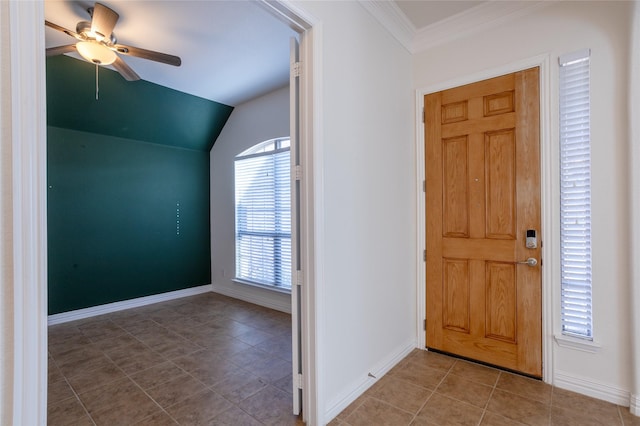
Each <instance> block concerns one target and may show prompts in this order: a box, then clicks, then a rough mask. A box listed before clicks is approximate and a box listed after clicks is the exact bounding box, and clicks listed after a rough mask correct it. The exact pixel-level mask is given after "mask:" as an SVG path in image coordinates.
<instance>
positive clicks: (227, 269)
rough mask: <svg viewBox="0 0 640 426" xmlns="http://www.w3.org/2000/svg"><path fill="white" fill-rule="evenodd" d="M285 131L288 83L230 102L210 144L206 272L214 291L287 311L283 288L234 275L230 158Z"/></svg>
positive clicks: (232, 175)
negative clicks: (208, 258)
mask: <svg viewBox="0 0 640 426" xmlns="http://www.w3.org/2000/svg"><path fill="white" fill-rule="evenodd" d="M282 136H289V87H285V88H282V89H279V90H276V91H274V92H271V93H269V94H266V95H264V96H261V97H259V98H257V99H254V100H251V101H249V102H246V103H244V104H241V105H238V106H237V107H235V108H234V110H233V112H232V113H231V116H230V117H229V120H228V121H227V123H226V124H225V126H224V128H223V129H222V132H221V133H220V136H219V137H218V139H217V140H216V142H215V144H214V145H213V148H212V149H211V160H210V161H211V172H210V173H211V189H210V190H211V278H212V281H213V291H215V292H218V293H222V294H226V295H228V296H232V297H236V298H239V299H242V300H246V301H249V302H252V303H257V304H260V305H263V306H267V307H270V308H273V309H278V310H281V311H284V312H291V297H290V296H289V295H288V294H283V293H278V292H274V291H271V290H265V289H261V288H258V287H252V286H248V285H245V284H238V283H235V282H233V281H232V278H234V276H235V204H234V203H235V201H234V200H235V196H234V158H235V156H236V155H238V154H240V153H241V152H242V151H244V150H246V149H248V148H250V147H252V146H253V145H255V144H257V143H259V142H262V141H265V140H269V139H273V138H277V137H282Z"/></svg>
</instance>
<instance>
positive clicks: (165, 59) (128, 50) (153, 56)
mask: <svg viewBox="0 0 640 426" xmlns="http://www.w3.org/2000/svg"><path fill="white" fill-rule="evenodd" d="M113 47H115V48H116V50H117V51H118V53H122V54H124V55H129V56H136V57H138V58H142V59H149V60H151V61H156V62H162V63H163V64H168V65H173V66H175V67H179V66H180V64H182V60H181V59H180V58H179V57H178V56H174V55H168V54H166V53H160V52H154V51H153V50H147V49H141V48H139V47H132V46H125V45H123V44H116V45H114V46H113Z"/></svg>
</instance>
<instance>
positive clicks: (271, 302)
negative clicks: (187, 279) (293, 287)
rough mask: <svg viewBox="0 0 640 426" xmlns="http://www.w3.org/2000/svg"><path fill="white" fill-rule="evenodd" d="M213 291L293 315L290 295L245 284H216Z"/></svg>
mask: <svg viewBox="0 0 640 426" xmlns="http://www.w3.org/2000/svg"><path fill="white" fill-rule="evenodd" d="M212 291H213V292H214V293H219V294H222V295H224V296H229V297H233V298H234V299H240V300H244V301H245V302H249V303H253V304H254V305H260V306H264V307H265V308H269V309H274V310H276V311H280V312H285V313H287V314H290V313H291V295H289V294H283V293H280V292H274V291H270V290H264V289H261V288H257V287H253V286H249V285H243V284H230V285H221V284H216V283H214V284H213V285H212Z"/></svg>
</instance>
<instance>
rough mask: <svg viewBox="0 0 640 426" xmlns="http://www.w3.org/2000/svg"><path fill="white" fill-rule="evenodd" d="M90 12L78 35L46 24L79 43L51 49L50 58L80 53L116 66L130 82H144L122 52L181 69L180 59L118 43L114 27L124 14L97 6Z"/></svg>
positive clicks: (89, 58) (97, 62) (100, 63)
mask: <svg viewBox="0 0 640 426" xmlns="http://www.w3.org/2000/svg"><path fill="white" fill-rule="evenodd" d="M87 12H89V16H91V22H87V21H80V22H78V24H77V25H76V31H75V32H73V31H71V30H68V29H66V28H64V27H61V26H60V25H57V24H54V23H53V22H49V21H46V20H45V21H44V24H45V25H46V26H47V27H49V28H53V29H54V30H58V31H61V32H63V33H65V34H67V35H70V36H71V37H74V38H76V39H77V40H78V41H77V42H76V43H75V44H68V45H64V46H57V47H50V48H48V49H47V56H55V55H62V54H64V53H69V52H73V51H74V50H76V51H77V52H78V53H79V54H80V55H81V56H82V57H83V58H84V59H86V60H87V61H89V62H91V63H93V64H96V66H97V65H113V67H114V68H115V69H116V71H118V72H119V73H120V75H122V77H124V79H125V80H128V81H135V80H140V76H139V75H138V74H136V72H135V71H134V70H133V69H132V68H131V67H130V66H129V65H127V63H126V62H125V61H123V60H122V59H121V58H120V56H118V53H121V54H123V55H129V56H136V57H138V58H143V59H149V60H151V61H156V62H161V63H163V64H169V65H173V66H176V67H179V66H180V64H181V63H182V61H181V59H180V58H179V57H178V56H174V55H168V54H166V53H160V52H154V51H152V50H147V49H141V48H139V47H132V46H125V45H123V44H118V43H117V39H116V36H115V34H114V33H113V28H114V27H115V25H116V22H118V18H119V17H120V15H118V14H117V13H116V12H115V11H114V10H112V9H110V8H108V7H107V6H105V5H103V4H101V3H96V4H95V5H94V7H90V8H88V9H87Z"/></svg>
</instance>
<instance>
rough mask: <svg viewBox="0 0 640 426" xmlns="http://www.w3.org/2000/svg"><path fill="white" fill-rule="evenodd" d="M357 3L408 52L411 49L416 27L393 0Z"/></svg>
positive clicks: (361, 1)
mask: <svg viewBox="0 0 640 426" xmlns="http://www.w3.org/2000/svg"><path fill="white" fill-rule="evenodd" d="M359 3H360V4H361V5H362V7H364V8H365V9H366V10H367V11H368V12H369V13H370V14H371V15H373V17H374V18H375V19H376V20H377V21H378V22H380V24H381V25H382V26H383V27H384V28H386V29H387V31H389V33H391V35H392V36H393V37H394V38H395V39H396V40H398V42H399V43H400V44H401V45H402V46H403V47H404V48H405V49H407V50H408V51H409V52H411V51H412V46H413V44H414V38H415V35H416V27H414V26H413V24H412V23H411V21H409V18H407V16H406V15H405V14H404V13H403V12H402V10H400V8H399V7H398V5H397V4H396V2H395V1H389V0H359Z"/></svg>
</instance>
